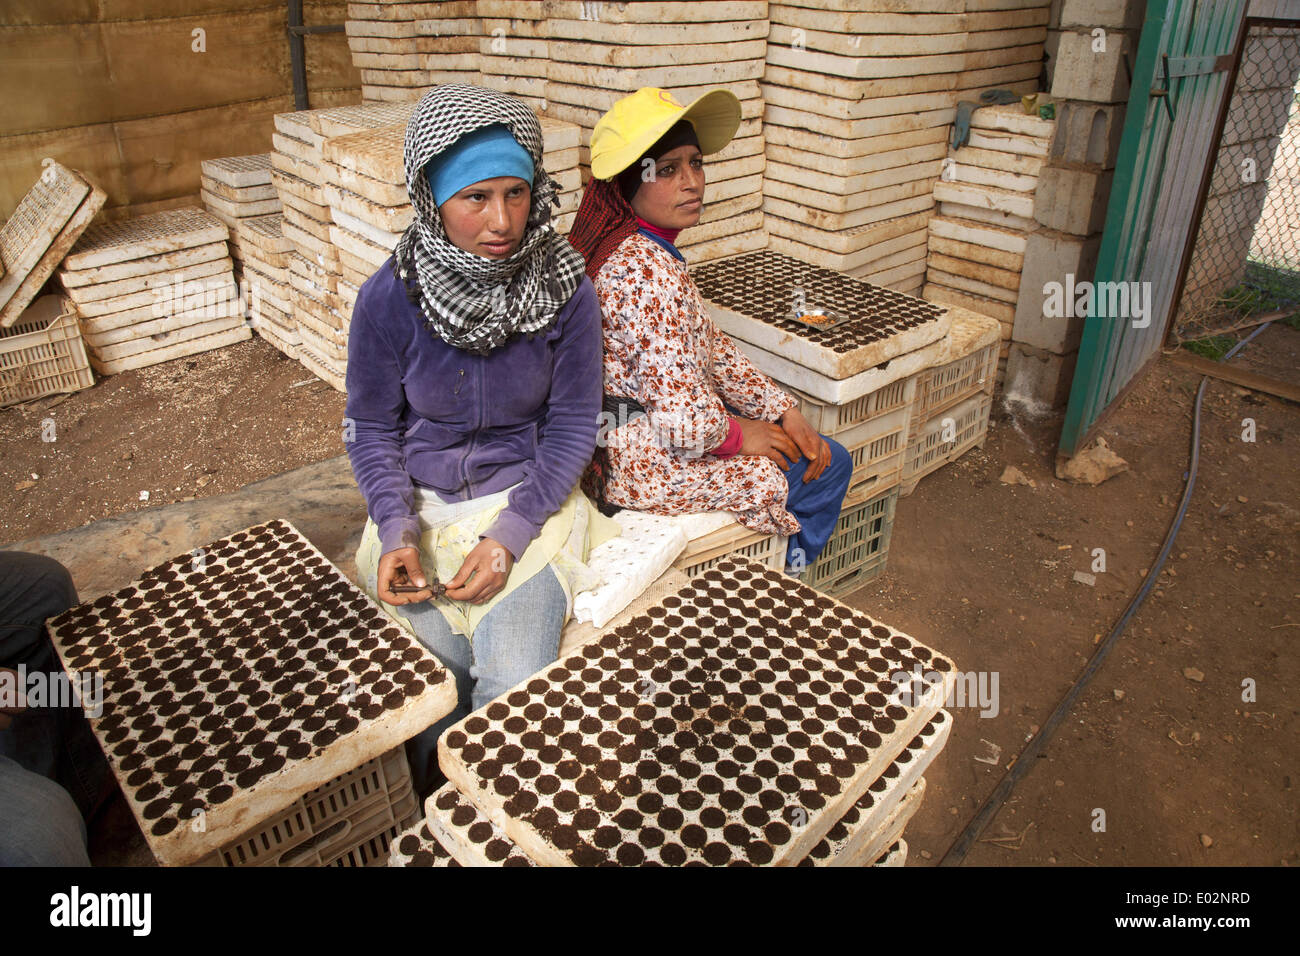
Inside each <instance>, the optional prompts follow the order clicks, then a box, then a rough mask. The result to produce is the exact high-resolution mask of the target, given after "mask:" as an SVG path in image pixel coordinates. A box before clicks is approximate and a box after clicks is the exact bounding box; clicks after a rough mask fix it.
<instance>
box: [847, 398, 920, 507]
mask: <svg viewBox="0 0 1300 956" xmlns="http://www.w3.org/2000/svg"><path fill="white" fill-rule="evenodd" d="M911 420H912V405H911V403H908V404H906V405H904V406H902V407H901V408H895V409H894V410H893V411H891V412H887V413H885V414H883V415H878V416H876V417H874V418H872V419H870V420H868V421H865V422H863V423H861V424H859V425H854V426H853V427H852V428H849V429H848V430H846V431H843V432H841V433H840V434H838V435H835V436H833V437H834V438H835V440H836V441H838V442H839V443H840V444H841V445H843V446H844V447H845V449H846V450H847V451H848V453H849V459H850V461H852V463H853V473H852V476H851V477H850V478H849V489H848V492H847V493H846V494H845V498H846V500H847V499H850V498H854V497H859V496H861V495H866V494H876V493H878V492H881V491H884V490H885V489H886V488H892V487H893V486H894V485H896V484H898V480H899V477H900V476H901V475H902V471H903V456H904V453H905V449H906V447H907V435H908V431H909V429H910V427H911Z"/></svg>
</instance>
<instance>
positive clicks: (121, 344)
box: [59, 208, 252, 375]
mask: <svg viewBox="0 0 1300 956" xmlns="http://www.w3.org/2000/svg"><path fill="white" fill-rule="evenodd" d="M228 237H229V231H228V230H227V229H226V225H225V223H223V222H222V221H221V220H220V219H217V218H216V217H215V216H213V215H212V214H211V213H208V212H206V211H205V210H202V209H197V208H194V209H172V210H168V211H167V212H160V213H154V214H153V215H149V216H141V217H139V218H137V219H125V220H121V221H119V222H111V223H105V224H104V225H100V226H95V227H93V228H91V229H88V230H87V231H86V233H85V234H84V235H83V236H82V237H81V239H80V241H79V242H78V243H77V244H76V245H75V246H73V248H72V252H71V253H70V254H69V255H68V256H67V257H66V258H65V259H64V260H63V268H62V269H61V270H60V272H59V279H60V281H61V282H62V283H63V287H64V289H66V290H67V293H68V297H69V298H70V299H72V301H73V302H74V303H75V305H76V308H77V315H78V317H79V319H80V322H81V332H82V335H83V336H84V338H85V340H86V345H87V346H88V348H89V351H90V364H91V366H92V367H93V368H94V369H95V371H97V372H99V374H101V375H112V374H114V373H116V372H123V371H126V370H127V369H133V368H143V367H145V366H148V365H156V364H158V363H159V362H165V361H168V360H169V359H174V358H179V357H181V356H184V355H194V354H196V353H198V352H205V351H207V350H208V349H214V348H219V347H221V346H223V345H230V344H232V343H234V342H239V341H242V340H244V339H247V338H250V337H251V336H252V331H251V330H250V329H249V327H248V326H247V325H246V324H245V323H244V309H243V302H242V299H241V297H240V295H239V288H238V286H236V284H235V277H234V272H233V263H232V262H231V259H230V250H229V246H228V245H227V239H228Z"/></svg>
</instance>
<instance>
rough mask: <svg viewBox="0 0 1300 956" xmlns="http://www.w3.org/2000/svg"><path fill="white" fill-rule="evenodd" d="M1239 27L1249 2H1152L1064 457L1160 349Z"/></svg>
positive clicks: (1086, 325) (1064, 436) (1140, 46)
mask: <svg viewBox="0 0 1300 956" xmlns="http://www.w3.org/2000/svg"><path fill="white" fill-rule="evenodd" d="M1245 16H1246V3H1245V0H1148V3H1147V9H1146V21H1145V23H1144V24H1143V27H1142V37H1141V41H1140V42H1139V44H1138V51H1137V61H1136V63H1135V64H1134V66H1133V77H1132V82H1131V84H1130V85H1131V92H1130V94H1129V102H1128V111H1127V113H1126V114H1125V118H1124V133H1123V137H1122V139H1121V140H1120V149H1119V158H1118V160H1117V161H1116V166H1115V179H1114V184H1113V186H1112V188H1111V194H1110V201H1109V205H1108V206H1107V209H1106V226H1105V230H1104V231H1103V233H1102V240H1101V249H1100V251H1099V253H1098V259H1097V271H1096V276H1095V279H1094V289H1095V290H1096V291H1095V293H1094V294H1093V296H1092V301H1091V303H1090V305H1089V309H1088V316H1087V319H1085V321H1084V327H1083V338H1082V340H1081V342H1080V344H1079V360H1078V364H1077V365H1076V366H1075V372H1074V382H1073V385H1072V386H1071V388H1070V401H1069V405H1068V406H1067V408H1066V413H1065V426H1064V428H1063V429H1062V432H1061V444H1060V453H1061V454H1063V455H1067V456H1068V455H1073V454H1074V453H1075V452H1077V451H1078V450H1079V449H1080V448H1081V447H1082V446H1083V444H1084V443H1085V442H1086V441H1087V440H1088V439H1089V437H1090V431H1091V430H1092V429H1093V427H1094V425H1095V424H1096V423H1097V421H1098V419H1099V418H1100V417H1101V416H1102V414H1103V413H1104V412H1105V411H1106V409H1107V408H1108V407H1109V406H1110V405H1111V404H1112V403H1113V402H1114V401H1115V399H1116V397H1117V396H1118V395H1119V394H1120V392H1121V391H1122V390H1123V389H1124V387H1125V386H1126V385H1128V384H1129V383H1130V382H1131V381H1132V380H1133V378H1134V377H1135V376H1136V375H1137V374H1138V372H1139V371H1141V370H1142V368H1143V367H1144V366H1145V365H1146V364H1147V362H1148V361H1149V360H1150V359H1152V358H1154V357H1155V356H1156V355H1157V354H1158V353H1159V351H1160V347H1161V345H1162V344H1163V343H1164V340H1165V328H1166V325H1167V323H1168V320H1169V317H1170V313H1171V312H1172V310H1173V309H1174V307H1175V305H1176V303H1175V301H1174V299H1175V293H1176V292H1177V291H1178V290H1177V281H1178V273H1179V266H1180V263H1181V262H1182V258H1183V254H1184V252H1185V251H1186V249H1187V247H1188V244H1189V243H1190V242H1191V240H1192V236H1193V231H1194V229H1195V226H1196V223H1195V222H1194V221H1193V220H1194V213H1195V209H1196V205H1197V200H1198V197H1199V194H1200V185H1201V180H1202V177H1203V176H1204V174H1205V171H1206V167H1207V165H1208V164H1209V163H1210V162H1211V161H1212V160H1213V157H1214V142H1213V135H1214V130H1215V128H1216V125H1217V124H1216V120H1217V118H1218V115H1219V110H1220V108H1221V105H1222V101H1223V95H1224V92H1225V90H1226V88H1227V81H1228V76H1229V70H1230V68H1231V65H1232V53H1233V51H1234V49H1235V46H1236V41H1237V35H1238V33H1239V31H1240V30H1241V27H1242V23H1243V22H1244V20H1245ZM1162 91H1163V92H1162ZM1103 283H1123V285H1110V286H1107V285H1103ZM1133 283H1138V285H1137V286H1134V285H1132V284H1133ZM1102 290H1112V291H1113V292H1114V293H1115V294H1102ZM1121 290H1123V291H1121ZM1123 292H1128V293H1129V294H1128V295H1125V294H1123ZM1133 295H1137V296H1141V298H1140V299H1134V298H1133ZM1135 301H1140V302H1143V303H1145V306H1144V308H1143V309H1142V310H1141V311H1142V312H1143V313H1144V314H1142V315H1140V316H1137V315H1136V314H1135V310H1134V309H1133V307H1132V304H1133V302H1135ZM1126 306H1127V307H1126Z"/></svg>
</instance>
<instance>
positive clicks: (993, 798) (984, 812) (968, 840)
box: [939, 322, 1271, 866]
mask: <svg viewBox="0 0 1300 956" xmlns="http://www.w3.org/2000/svg"><path fill="white" fill-rule="evenodd" d="M1270 324H1271V323H1268V322H1265V323H1264V324H1263V325H1261V326H1260V327H1259V328H1257V329H1256V330H1255V331H1254V332H1252V333H1251V334H1250V335H1248V336H1247V337H1246V338H1244V339H1242V340H1241V341H1240V342H1238V343H1237V344H1236V345H1234V346H1233V347H1232V349H1231V350H1229V352H1228V353H1227V354H1226V355H1224V356H1223V358H1221V359H1220V360H1219V361H1221V362H1226V361H1227V360H1228V359H1230V358H1232V357H1233V356H1234V355H1236V354H1237V352H1239V351H1240V350H1241V349H1242V348H1244V347H1245V346H1246V344H1247V343H1248V342H1250V341H1251V339H1253V338H1254V337H1255V336H1257V335H1259V333H1261V332H1263V331H1264V330H1265V329H1266V328H1268V327H1269V325H1270ZM1209 381H1210V379H1209V376H1202V377H1201V385H1200V387H1199V388H1198V389H1197V390H1196V405H1195V408H1194V411H1193V414H1192V460H1191V463H1190V464H1189V465H1188V468H1187V485H1186V486H1185V487H1184V488H1183V498H1182V500H1181V501H1180V502H1178V512H1177V513H1176V514H1175V515H1174V520H1173V523H1172V524H1171V525H1170V526H1169V531H1168V533H1167V534H1166V535H1165V543H1164V544H1163V545H1162V546H1161V548H1160V554H1159V555H1157V557H1156V560H1155V563H1154V564H1153V565H1152V567H1151V571H1150V572H1149V573H1148V574H1147V576H1146V580H1145V581H1143V582H1142V586H1141V587H1140V588H1138V590H1137V594H1135V595H1133V600H1132V601H1130V602H1129V606H1128V607H1127V608H1126V609H1125V610H1124V613H1123V615H1121V616H1120V619H1119V620H1118V621H1116V622H1115V626H1114V627H1113V628H1111V632H1110V633H1109V634H1107V635H1106V639H1105V640H1104V641H1102V642H1101V644H1100V645H1099V646H1098V648H1097V650H1096V651H1094V652H1093V655H1092V657H1091V658H1090V659H1089V661H1088V664H1087V666H1086V667H1084V669H1083V672H1082V673H1081V674H1080V675H1079V676H1078V677H1077V678H1075V681H1074V683H1073V684H1072V685H1071V686H1070V689H1069V691H1067V692H1066V695H1065V696H1064V697H1062V698H1061V700H1060V703H1058V704H1057V705H1056V709H1055V710H1053V711H1052V714H1051V716H1050V717H1048V718H1047V720H1046V721H1045V722H1044V723H1043V726H1042V728H1041V729H1040V730H1039V731H1038V733H1037V734H1035V735H1034V738H1033V739H1032V740H1031V741H1029V743H1028V744H1026V745H1025V749H1024V750H1022V751H1021V752H1020V755H1019V756H1018V757H1017V758H1016V760H1015V762H1014V763H1013V764H1012V765H1011V769H1010V770H1008V771H1007V773H1006V775H1005V776H1004V777H1003V778H1002V779H1001V780H1000V781H998V785H997V786H996V787H994V788H993V792H992V793H990V794H989V795H988V797H987V798H986V799H985V800H984V803H983V804H981V806H980V808H979V810H978V811H977V812H976V814H975V816H974V817H973V818H972V819H971V821H970V823H968V824H966V829H964V830H962V832H961V833H960V834H959V835H958V836H957V839H956V840H955V841H953V844H952V846H950V847H949V848H948V852H947V853H945V854H944V855H943V857H942V858H941V859H940V860H939V865H940V866H958V865H959V864H960V863H961V862H962V861H963V860H964V859H966V854H967V853H969V852H970V848H971V846H972V845H973V844H974V843H975V841H976V840H977V839H979V835H980V834H981V833H983V832H984V829H985V827H987V826H988V825H989V824H990V823H991V822H993V818H994V817H995V816H997V815H998V812H999V811H1000V810H1001V809H1002V805H1003V804H1004V803H1005V802H1006V800H1007V797H1009V796H1011V791H1012V790H1014V789H1015V788H1016V784H1018V783H1019V782H1020V780H1021V779H1022V778H1023V777H1024V776H1025V774H1027V773H1029V771H1030V769H1031V768H1032V767H1033V766H1034V762H1035V760H1037V758H1038V757H1040V756H1042V754H1043V751H1044V750H1045V749H1046V748H1047V744H1048V742H1049V741H1050V740H1051V739H1052V736H1053V735H1054V734H1055V733H1056V729H1057V728H1058V727H1059V726H1060V725H1061V723H1062V721H1064V720H1065V718H1066V716H1067V715H1068V714H1069V713H1070V710H1071V709H1072V708H1073V707H1074V702H1075V701H1076V700H1078V699H1079V695H1080V694H1081V693H1082V692H1083V689H1084V688H1085V687H1087V686H1088V684H1089V682H1091V680H1092V678H1093V677H1094V676H1095V675H1096V673H1097V671H1098V670H1099V669H1100V668H1101V665H1102V663H1103V662H1105V660H1106V658H1107V657H1108V656H1109V655H1110V652H1111V650H1113V649H1114V647H1115V644H1116V643H1117V642H1118V641H1119V636H1120V635H1121V634H1122V633H1124V629H1125V628H1126V627H1127V626H1128V622H1129V621H1130V620H1131V619H1132V617H1133V615H1134V614H1136V613H1137V611H1138V608H1140V607H1141V606H1142V604H1143V602H1145V601H1146V599H1147V595H1148V594H1149V593H1150V592H1151V589H1152V588H1153V587H1154V586H1155V583H1156V579H1157V578H1158V577H1159V576H1160V569H1161V568H1162V567H1164V564H1165V560H1166V559H1167V558H1168V557H1169V552H1170V551H1171V550H1173V547H1174V539H1175V538H1176V537H1177V536H1178V530H1179V529H1180V528H1181V527H1182V525H1183V518H1184V517H1185V516H1186V515H1187V506H1188V504H1190V503H1191V500H1192V490H1193V489H1194V488H1195V487H1196V469H1197V465H1198V464H1199V463H1200V458H1201V452H1200V447H1201V400H1202V399H1203V398H1204V397H1205V386H1206V385H1207V384H1208V383H1209Z"/></svg>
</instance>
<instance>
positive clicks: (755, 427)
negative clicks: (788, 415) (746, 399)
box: [736, 418, 799, 471]
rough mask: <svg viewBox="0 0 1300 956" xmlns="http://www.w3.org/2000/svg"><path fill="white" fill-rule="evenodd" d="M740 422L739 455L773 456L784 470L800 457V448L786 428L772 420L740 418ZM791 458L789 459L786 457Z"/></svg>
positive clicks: (787, 469)
mask: <svg viewBox="0 0 1300 956" xmlns="http://www.w3.org/2000/svg"><path fill="white" fill-rule="evenodd" d="M736 421H738V422H740V436H741V437H740V451H738V452H736V454H737V455H758V456H760V457H762V458H771V459H772V460H773V461H774V462H776V466H777V467H778V468H780V469H781V470H782V471H789V470H790V462H791V461H794V460H795V459H796V458H798V457H799V448H798V447H797V446H796V445H795V443H794V442H793V441H791V440H790V436H789V435H787V434H786V432H785V429H783V428H782V427H781V426H780V425H774V424H772V423H771V422H760V421H755V420H753V419H750V418H738V419H736ZM787 458H788V459H789V461H787V460H786V459H787Z"/></svg>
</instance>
